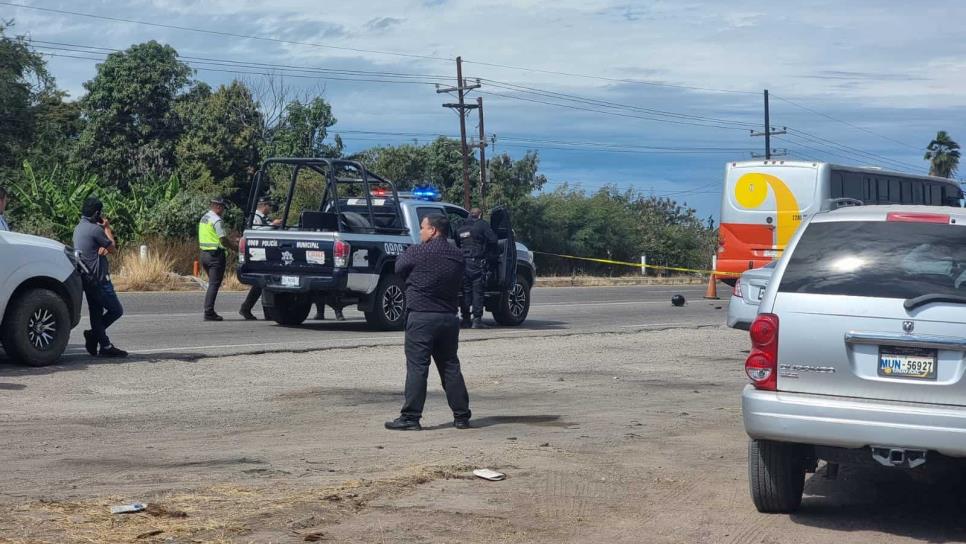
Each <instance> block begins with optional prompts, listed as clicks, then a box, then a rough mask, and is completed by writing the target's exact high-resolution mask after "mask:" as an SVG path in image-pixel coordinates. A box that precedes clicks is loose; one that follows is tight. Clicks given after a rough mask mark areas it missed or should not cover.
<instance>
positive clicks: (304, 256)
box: [238, 159, 536, 330]
mask: <svg viewBox="0 0 966 544" xmlns="http://www.w3.org/2000/svg"><path fill="white" fill-rule="evenodd" d="M280 168H289V169H291V170H292V171H293V174H292V175H291V180H290V181H289V180H286V181H287V182H288V184H289V185H288V186H287V187H279V186H278V185H281V183H278V182H276V185H275V186H274V187H270V185H271V180H270V179H269V177H270V176H269V172H272V171H277V170H278V169H280ZM300 172H301V173H302V174H306V173H308V174H310V176H309V177H308V179H306V180H304V181H303V178H301V177H300V176H299V174H300ZM277 177H278V176H276V178H277ZM300 184H301V185H300ZM302 186H305V187H307V188H303V189H300V188H299V187H302ZM269 190H274V191H275V192H276V193H278V192H281V190H285V193H284V194H286V195H287V197H286V201H285V204H284V208H283V210H282V214H281V219H282V224H281V225H279V226H277V227H275V228H265V227H259V228H253V227H252V225H251V214H253V213H254V206H252V208H251V210H250V212H249V213H250V215H249V219H248V225H247V228H246V230H245V234H244V236H243V238H242V240H241V244H240V248H239V261H240V262H239V267H238V277H239V279H240V280H241V282H242V283H245V284H248V285H257V286H259V287H261V288H262V289H264V291H263V292H264V294H263V297H262V306H263V310H264V311H265V315H266V316H267V317H269V318H270V319H274V320H275V321H276V322H277V323H279V324H282V325H298V324H301V323H302V322H303V321H305V319H306V318H307V317H308V313H309V310H310V309H311V305H312V303H313V302H314V301H315V300H317V299H318V298H319V297H320V296H329V297H338V298H339V299H340V300H341V301H342V303H343V304H356V305H357V306H358V308H359V310H360V311H362V312H364V313H365V316H366V321H367V322H368V323H369V324H370V325H371V326H373V327H375V328H378V329H383V330H399V329H402V328H403V326H404V325H405V315H406V294H405V286H404V284H403V281H402V280H401V279H400V278H399V277H398V276H396V275H395V273H394V266H395V260H396V257H397V256H398V255H400V254H401V253H402V252H403V251H405V250H406V248H407V247H409V246H411V245H413V244H417V243H419V224H420V222H421V221H422V219H423V217H425V216H426V215H429V214H444V215H446V216H448V217H449V219H450V224H451V226H452V229H453V232H451V233H450V236H451V237H452V236H453V235H454V234H455V230H456V229H457V228H458V227H459V225H460V224H461V223H462V222H463V221H465V220H466V217H467V216H468V212H467V211H466V210H465V209H463V208H461V207H459V206H455V205H452V204H446V203H443V202H438V201H436V199H437V197H438V195H437V194H436V193H435V192H434V191H413V192H411V193H399V192H397V191H396V188H395V185H394V184H393V183H392V182H390V181H387V180H384V179H382V178H380V177H379V176H377V175H375V174H373V173H371V172H368V171H366V169H365V167H363V166H362V165H361V164H360V163H358V162H354V161H344V160H330V159H269V160H268V161H266V162H265V164H263V166H262V168H261V169H260V170H259V173H258V174H257V175H256V177H255V184H254V187H253V191H252V195H251V197H250V200H251V202H252V203H253V204H254V202H255V201H257V199H258V197H260V196H262V194H263V193H265V192H268V191H269ZM319 193H321V194H319ZM490 224H491V226H492V228H493V230H494V232H495V233H496V235H497V238H498V239H499V241H498V244H497V247H496V248H494V255H493V256H492V258H491V259H490V263H489V274H488V281H487V283H486V297H485V305H486V308H487V309H488V310H489V311H490V312H492V314H493V317H494V319H495V320H496V321H497V323H499V324H501V325H511V326H512V325H519V324H521V323H523V322H524V320H526V318H527V314H528V313H529V311H530V288H531V286H532V285H533V280H534V278H535V274H536V271H535V268H534V265H533V255H532V254H531V252H530V251H529V250H528V249H527V248H526V247H525V246H523V245H522V244H519V243H517V242H516V241H515V240H514V238H513V228H512V226H511V224H510V214H509V212H508V211H507V210H506V209H505V208H496V209H494V210H493V211H492V213H491V215H490ZM454 243H455V242H454Z"/></svg>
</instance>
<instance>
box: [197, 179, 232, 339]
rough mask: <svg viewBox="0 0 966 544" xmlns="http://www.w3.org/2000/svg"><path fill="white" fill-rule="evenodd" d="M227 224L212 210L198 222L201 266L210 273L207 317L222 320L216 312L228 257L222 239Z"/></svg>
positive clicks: (222, 203) (213, 202) (219, 200)
mask: <svg viewBox="0 0 966 544" xmlns="http://www.w3.org/2000/svg"><path fill="white" fill-rule="evenodd" d="M211 202H212V204H220V205H222V206H224V205H225V201H224V200H222V199H220V198H217V199H213V200H212V201H211ZM225 237H226V234H225V225H224V222H223V221H222V220H221V217H220V216H219V215H218V214H216V213H215V212H214V211H212V210H208V213H206V214H205V215H203V216H201V221H199V222H198V247H199V249H200V250H201V266H203V267H204V268H205V272H206V273H207V274H208V290H207V291H206V292H205V319H207V320H218V321H220V320H221V316H219V315H218V314H217V313H216V312H215V298H216V297H218V290H219V289H221V282H222V280H223V279H224V278H225V268H226V267H227V265H228V259H227V257H226V255H225V248H224V247H223V246H222V244H221V239H222V238H225Z"/></svg>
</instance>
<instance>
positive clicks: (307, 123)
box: [263, 96, 342, 157]
mask: <svg viewBox="0 0 966 544" xmlns="http://www.w3.org/2000/svg"><path fill="white" fill-rule="evenodd" d="M336 121H337V120H336V118H335V116H334V115H332V106H330V105H329V103H328V102H326V101H325V99H324V98H322V97H320V96H316V97H314V98H312V99H311V100H305V101H303V100H302V99H295V100H292V101H291V102H289V103H288V104H287V105H286V106H285V108H284V110H283V111H282V113H281V115H279V116H278V119H277V123H276V125H275V126H272V127H268V129H267V130H266V135H265V142H264V144H263V145H264V148H263V153H264V155H265V156H266V157H339V156H341V155H342V139H341V138H339V137H338V136H336V137H335V141H334V143H333V144H331V145H330V144H327V143H325V138H326V136H327V135H328V130H329V128H330V127H332V126H333V125H335V123H336Z"/></svg>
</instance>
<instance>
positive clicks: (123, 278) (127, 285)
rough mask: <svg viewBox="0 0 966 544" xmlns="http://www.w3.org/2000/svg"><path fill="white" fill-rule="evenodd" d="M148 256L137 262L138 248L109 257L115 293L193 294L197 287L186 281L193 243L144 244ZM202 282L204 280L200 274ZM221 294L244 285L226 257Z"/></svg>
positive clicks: (191, 264)
mask: <svg viewBox="0 0 966 544" xmlns="http://www.w3.org/2000/svg"><path fill="white" fill-rule="evenodd" d="M146 245H147V246H148V257H147V258H146V259H141V257H140V248H139V246H133V247H128V248H125V249H123V250H122V251H121V252H120V253H118V254H117V255H116V256H115V257H112V259H113V262H112V263H111V267H112V270H113V271H114V273H113V275H112V277H113V280H114V287H115V288H116V289H117V290H118V291H197V290H200V289H201V288H200V286H199V285H198V283H197V282H195V281H193V280H191V279H190V277H189V276H191V274H192V272H193V270H194V262H195V260H197V259H198V250H197V248H195V247H194V245H193V244H189V243H171V242H157V243H150V242H149V243H147V244H146ZM202 279H204V280H206V281H207V278H206V277H205V276H204V271H202ZM221 288H222V290H225V291H242V290H245V289H248V286H247V285H244V284H242V283H241V282H240V281H238V276H237V275H236V274H235V262H234V261H233V260H232V259H231V257H230V256H229V263H228V270H226V271H225V279H224V281H223V283H222V284H221Z"/></svg>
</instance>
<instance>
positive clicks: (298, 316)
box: [266, 295, 312, 327]
mask: <svg viewBox="0 0 966 544" xmlns="http://www.w3.org/2000/svg"><path fill="white" fill-rule="evenodd" d="M311 309H312V299H311V298H308V297H302V296H293V295H275V306H274V307H273V308H272V309H271V311H270V312H268V314H266V318H267V317H268V315H271V316H272V317H271V319H273V320H275V322H276V323H278V324H279V325H285V326H286V327H295V326H298V325H301V324H302V323H303V322H304V321H305V320H306V319H307V318H308V317H309V310H311Z"/></svg>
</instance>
